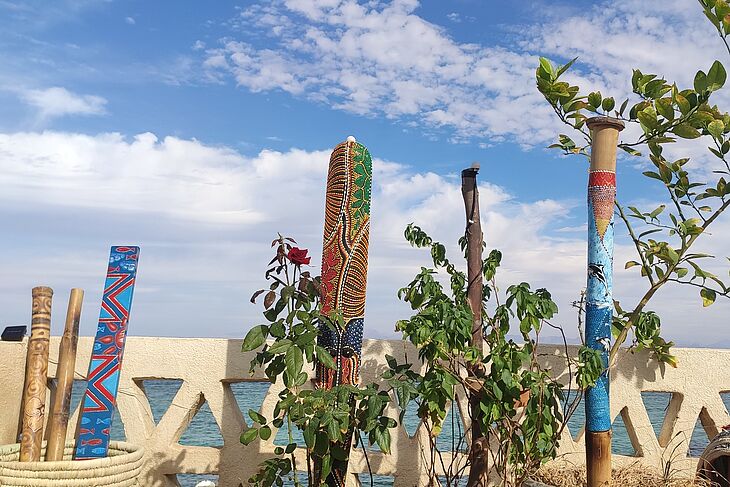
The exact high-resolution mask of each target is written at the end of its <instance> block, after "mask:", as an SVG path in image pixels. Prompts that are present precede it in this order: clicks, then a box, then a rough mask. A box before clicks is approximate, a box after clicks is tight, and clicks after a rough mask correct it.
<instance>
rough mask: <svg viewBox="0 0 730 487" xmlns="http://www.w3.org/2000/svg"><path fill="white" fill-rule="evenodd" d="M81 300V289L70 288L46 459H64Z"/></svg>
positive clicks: (48, 460) (53, 460)
mask: <svg viewBox="0 0 730 487" xmlns="http://www.w3.org/2000/svg"><path fill="white" fill-rule="evenodd" d="M83 300H84V291H83V289H72V290H71V296H69V299H68V310H67V312H66V326H65V328H64V330H63V338H61V346H60V347H59V353H58V369H57V371H56V392H55V394H54V396H53V401H52V404H53V406H52V410H51V416H50V418H49V424H48V446H47V447H46V461H47V462H55V461H59V460H63V448H64V446H65V443H66V431H67V429H68V418H69V415H70V413H71V390H72V388H73V384H74V370H75V366H76V344H77V343H78V341H79V320H80V319H81V304H82V303H83Z"/></svg>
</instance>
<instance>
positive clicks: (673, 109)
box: [536, 2, 730, 366]
mask: <svg viewBox="0 0 730 487" xmlns="http://www.w3.org/2000/svg"><path fill="white" fill-rule="evenodd" d="M723 3H724V2H723ZM574 62H575V59H573V60H572V61H570V62H569V63H567V64H565V65H563V66H558V67H555V66H553V64H552V63H551V62H550V61H549V60H547V59H545V58H541V60H540V65H539V66H538V68H537V73H536V80H537V86H538V90H540V92H541V93H542V94H543V96H544V97H545V99H546V100H547V101H548V103H549V104H550V106H551V107H552V108H553V110H554V111H555V113H556V114H557V116H558V118H559V119H560V120H561V121H562V122H563V123H565V124H567V125H569V126H571V127H572V128H574V129H575V130H577V131H578V132H579V133H581V134H582V136H583V139H584V142H585V145H578V144H577V143H576V142H575V141H573V140H572V139H571V138H570V137H569V136H568V135H565V134H560V135H559V136H558V142H557V143H555V144H552V145H551V146H550V147H551V148H557V149H560V150H561V151H562V152H563V153H564V154H583V155H588V147H589V146H590V144H591V138H590V133H589V131H587V129H586V128H585V120H586V119H587V118H588V116H587V114H588V115H590V114H599V115H608V116H612V117H614V118H618V119H620V120H623V121H625V122H627V123H630V124H636V125H638V126H639V127H640V128H641V135H640V136H639V137H638V138H637V139H636V140H634V141H630V142H626V141H621V142H620V143H619V144H618V147H619V148H621V149H623V150H624V151H626V152H627V153H629V154H631V155H633V156H641V153H640V152H639V151H638V150H637V147H640V146H645V147H646V148H648V151H649V153H648V158H649V161H650V162H651V163H652V164H653V165H654V167H655V170H653V171H645V172H644V175H645V176H646V177H647V178H650V179H653V180H656V181H659V182H660V183H661V184H662V185H663V186H664V187H665V189H666V191H667V196H668V200H669V201H668V203H667V204H662V205H659V206H658V207H657V208H654V209H652V210H650V211H641V210H639V209H638V208H636V207H632V206H630V207H628V209H626V208H624V207H623V206H622V205H621V204H619V203H618V202H617V203H616V208H617V213H618V216H619V217H620V219H621V221H622V222H623V223H624V224H625V226H626V228H627V232H628V235H629V237H630V238H631V240H632V242H633V244H634V247H635V249H636V251H637V256H638V261H637V260H631V261H629V262H627V263H626V268H627V269H628V268H631V267H637V268H638V269H640V272H641V275H642V276H643V277H645V278H646V279H647V281H648V284H649V288H648V289H647V290H646V291H645V293H644V295H643V296H642V297H641V298H640V299H639V300H638V303H637V304H636V306H635V307H634V308H633V309H632V310H631V311H624V310H623V309H621V308H620V306H619V305H618V303H617V306H616V313H615V317H614V326H613V330H614V334H615V338H616V339H615V341H614V345H613V347H612V349H611V363H613V362H614V360H615V357H616V354H617V353H618V350H619V347H620V346H621V345H622V344H623V343H624V342H625V341H626V339H627V337H628V334H629V332H632V331H633V332H634V338H635V339H634V341H633V343H632V347H633V348H636V349H647V350H649V351H651V352H652V353H653V355H654V357H655V358H656V359H658V360H659V361H661V362H665V363H668V364H670V365H672V366H676V358H675V357H674V356H672V355H671V353H669V350H670V348H671V346H672V343H671V342H667V341H666V340H664V339H663V338H662V337H661V336H660V328H661V326H660V320H659V317H658V316H657V315H656V314H655V313H654V312H651V311H645V308H646V306H647V304H648V303H649V302H650V300H651V298H652V297H653V296H654V295H655V294H656V292H657V291H658V290H659V289H660V288H661V287H663V286H664V285H665V284H667V283H668V282H674V283H677V284H683V285H689V286H694V287H698V288H699V291H700V296H701V298H702V302H703V305H704V306H709V305H711V304H712V303H713V302H714V301H715V299H716V298H717V297H719V296H722V297H730V296H729V294H730V288H729V287H728V286H727V285H726V284H725V283H724V282H723V281H722V280H721V279H720V278H718V277H717V276H716V275H714V274H712V273H711V272H709V271H708V270H706V269H703V268H702V267H701V265H700V262H699V260H700V259H704V258H710V257H712V256H710V255H707V254H701V253H697V252H693V251H692V247H693V245H694V244H695V242H696V241H697V239H698V238H699V236H700V235H702V234H706V233H707V230H708V228H709V227H710V225H711V224H712V223H713V222H714V221H716V220H717V218H718V217H719V216H720V215H721V214H722V213H723V212H724V211H725V210H726V209H727V207H728V205H730V198H728V195H730V187H729V186H728V185H727V180H726V177H727V176H730V164H729V163H728V160H727V154H728V152H730V138H729V133H730V115H729V114H727V113H725V112H721V111H720V110H719V109H718V108H717V106H713V105H710V103H709V100H710V97H711V95H712V93H714V92H716V91H717V90H719V89H720V88H722V86H723V85H724V84H725V81H726V78H727V74H726V71H725V68H724V67H723V65H722V63H720V62H719V61H715V62H714V63H713V64H712V66H711V67H710V69H709V70H708V72H707V73H705V72H703V71H698V72H697V73H696V75H695V78H694V84H693V87H692V88H689V89H684V90H679V88H678V87H677V85H676V84H669V83H667V82H666V81H665V80H664V79H661V78H659V77H658V76H657V75H654V74H644V73H642V72H641V71H640V70H638V69H635V70H634V71H633V75H632V78H631V82H632V87H633V93H634V94H635V95H637V96H638V98H639V100H638V101H637V102H636V103H634V104H633V105H632V106H631V108H630V109H629V110H628V113H627V112H626V109H627V107H628V105H629V99H628V98H627V99H626V100H624V101H623V102H622V103H621V106H620V107H619V108H618V109H617V110H614V105H615V104H614V102H613V98H611V97H608V98H603V96H602V95H601V93H600V92H592V93H590V94H588V95H581V93H580V88H578V87H577V86H571V85H570V84H568V83H566V82H564V81H561V80H560V77H561V75H563V74H564V73H565V72H566V71H567V70H568V69H569V68H570V67H571V66H572V65H573V64H574ZM700 137H705V138H708V139H709V140H710V142H711V144H712V145H711V146H710V147H708V150H709V151H710V152H711V153H712V154H713V155H714V156H715V157H716V158H717V159H718V160H719V161H720V162H721V166H720V169H719V170H716V171H714V172H713V174H719V177H718V179H717V180H716V181H713V182H712V183H704V182H699V181H695V180H693V179H692V177H691V175H690V173H689V172H688V171H687V169H686V167H687V164H688V162H689V158H681V159H678V160H674V161H670V160H668V159H666V158H665V157H664V155H663V149H664V147H663V146H664V145H665V144H669V143H673V142H675V141H676V140H677V139H678V138H681V139H696V138H700ZM650 235H651V236H652V237H651V238H650V237H649V236H650ZM658 237H662V238H664V240H662V239H661V238H658ZM690 273H691V274H690Z"/></svg>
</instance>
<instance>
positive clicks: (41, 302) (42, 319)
mask: <svg viewBox="0 0 730 487" xmlns="http://www.w3.org/2000/svg"><path fill="white" fill-rule="evenodd" d="M52 298H53V289H51V288H50V287H34V288H33V315H32V318H31V325H30V341H29V342H28V359H27V362H26V365H25V389H24V390H23V429H22V434H21V436H20V461H21V462H37V461H40V459H41V442H42V441H43V416H44V409H45V407H46V381H47V372H48V342H49V339H50V336H51V300H52Z"/></svg>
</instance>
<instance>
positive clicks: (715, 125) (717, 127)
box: [707, 120, 725, 139]
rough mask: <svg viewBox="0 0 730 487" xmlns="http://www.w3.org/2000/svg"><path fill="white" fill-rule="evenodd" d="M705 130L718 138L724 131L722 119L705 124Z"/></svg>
mask: <svg viewBox="0 0 730 487" xmlns="http://www.w3.org/2000/svg"><path fill="white" fill-rule="evenodd" d="M707 131H708V132H710V134H711V135H712V136H713V137H715V138H716V139H719V138H721V137H722V133H723V132H724V131H725V124H724V123H723V122H722V120H715V121H713V122H711V123H709V124H708V125H707Z"/></svg>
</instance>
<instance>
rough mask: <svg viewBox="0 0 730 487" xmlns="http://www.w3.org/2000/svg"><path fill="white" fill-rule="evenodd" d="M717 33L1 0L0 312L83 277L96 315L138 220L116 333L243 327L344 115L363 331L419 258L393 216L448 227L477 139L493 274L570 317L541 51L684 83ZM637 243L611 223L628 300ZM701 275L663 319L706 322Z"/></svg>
mask: <svg viewBox="0 0 730 487" xmlns="http://www.w3.org/2000/svg"><path fill="white" fill-rule="evenodd" d="M609 6H610V8H607V7H609ZM712 36H713V32H712V30H711V26H709V24H706V22H704V20H703V19H702V15H701V12H699V11H698V8H697V7H696V5H695V3H694V2H692V1H690V0H672V1H669V2H665V4H664V7H663V10H662V11H661V12H659V11H656V9H654V8H650V6H648V5H646V3H645V2H640V1H639V0H620V1H617V2H610V3H601V2H587V1H579V2H552V1H550V2H549V1H533V2H530V1H528V2H504V1H478V0H455V1H449V2H444V1H422V2H418V1H415V0H393V1H385V0H383V1H376V0H373V1H369V2H363V1H361V2H355V1H352V0H320V1H313V0H286V1H284V0H276V1H273V2H269V1H267V2H228V1H219V2H205V3H201V2H187V1H182V2H143V1H127V2H122V1H95V0H84V1H70V0H69V1H59V2H55V3H53V4H50V5H49V4H48V3H47V2H15V1H12V0H0V60H2V69H0V106H1V107H2V110H1V111H0V169H1V170H2V175H0V203H2V204H1V205H0V224H1V225H2V228H3V233H2V238H3V242H4V247H5V251H4V255H5V259H4V261H3V264H0V309H2V311H1V312H0V324H14V323H24V322H27V321H28V320H29V314H30V305H29V295H30V287H32V286H33V285H39V284H49V285H52V286H53V287H54V289H56V293H57V298H56V301H55V314H54V319H55V323H54V330H56V331H58V330H59V329H60V327H61V325H62V315H63V311H64V310H63V308H64V307H65V300H66V299H67V296H68V289H69V288H70V287H73V286H79V287H84V288H85V289H86V290H87V299H86V304H85V308H84V314H83V325H82V326H83V328H82V332H84V333H86V334H91V333H92V332H93V329H94V323H95V321H96V317H97V315H98V300H99V291H100V289H101V285H102V278H103V269H104V259H105V255H106V253H107V252H108V246H109V245H111V244H138V245H140V246H141V247H142V255H141V257H140V275H139V281H138V293H137V296H136V298H135V303H134V310H133V315H132V320H131V327H130V333H132V334H136V335H163V336H177V335H180V336H225V337H237V336H242V335H243V333H244V332H245V330H246V329H247V328H248V327H249V326H251V325H253V324H256V323H257V321H258V320H259V318H258V317H257V315H258V312H259V310H258V309H257V308H255V307H254V306H252V305H250V304H249V303H248V300H247V298H248V296H249V295H250V293H251V292H252V291H253V290H255V289H257V288H258V286H259V285H260V282H261V281H260V274H261V273H262V271H263V269H264V264H265V262H266V260H268V259H267V258H266V253H267V249H266V247H267V242H268V241H270V239H271V237H272V235H275V232H277V231H281V232H282V233H289V234H292V235H293V236H296V237H297V238H299V239H300V241H301V242H302V244H303V246H306V247H309V248H310V250H311V252H312V254H313V255H314V257H315V258H314V259H313V262H318V261H319V252H320V248H319V247H320V245H321V244H320V242H321V236H320V232H321V227H322V211H323V210H322V205H323V197H324V195H323V190H324V174H325V171H326V163H327V158H328V152H329V150H330V149H331V147H333V146H334V145H336V144H337V143H339V142H340V141H342V140H344V139H345V137H347V136H348V135H351V134H352V135H355V136H356V137H357V138H358V140H360V141H361V142H363V143H364V144H365V145H366V146H367V147H368V148H369V149H370V151H371V153H372V154H373V156H374V158H375V159H376V162H375V166H376V172H375V179H376V180H375V191H374V196H373V234H372V237H371V238H372V240H371V264H370V282H369V289H368V311H367V321H366V335H370V336H378V337H385V336H394V335H393V331H392V330H393V324H394V322H395V321H396V320H397V319H400V318H403V317H404V316H407V313H408V310H407V308H406V307H404V306H403V305H402V304H401V303H398V301H397V299H396V297H395V293H396V290H397V289H398V288H399V287H400V286H402V285H404V284H406V283H407V282H408V281H409V278H410V277H411V276H412V275H413V274H414V273H415V271H416V270H417V269H418V267H419V266H420V265H423V264H425V263H426V262H427V260H426V259H425V257H426V256H425V255H423V254H422V253H420V252H418V251H416V250H411V249H409V248H407V246H406V245H404V244H403V242H402V238H401V237H400V235H401V232H402V228H403V227H404V225H405V224H406V223H407V222H409V221H416V222H417V223H419V224H421V225H422V226H423V227H424V228H426V229H427V230H428V231H429V232H431V233H432V234H434V236H435V237H437V238H438V239H441V240H443V241H446V242H455V240H456V238H457V237H458V235H459V233H460V232H461V231H462V230H463V223H462V213H461V212H462V211H463V210H462V209H461V206H460V205H461V202H460V195H459V193H458V173H459V171H460V169H462V168H464V167H467V166H469V165H470V164H471V163H472V161H479V162H480V163H481V166H482V171H481V173H480V181H481V184H482V211H483V212H484V214H485V215H484V222H483V223H484V225H485V233H486V237H487V241H488V244H489V245H490V246H496V247H500V248H502V249H503V250H504V251H505V254H506V255H505V272H504V275H503V285H504V287H506V286H507V285H508V284H509V283H511V282H513V281H522V280H527V281H530V282H532V283H534V285H535V286H538V287H543V286H544V287H548V288H549V289H551V290H552V291H553V292H554V294H555V296H556V299H557V300H558V303H559V305H560V307H561V311H562V312H561V317H560V320H559V321H560V322H561V323H562V324H564V326H565V328H566V331H567V332H568V334H569V335H571V336H575V335H576V331H575V326H574V323H575V315H574V313H573V310H572V309H571V308H570V302H571V301H572V299H574V298H575V296H577V294H578V293H579V292H580V289H581V286H583V285H584V280H585V277H584V270H583V267H584V260H585V243H584V240H583V238H584V229H583V227H584V225H585V208H584V200H585V185H586V163H585V161H584V160H582V159H579V158H567V159H566V158H563V157H561V156H559V155H557V154H556V153H553V152H550V151H548V150H546V149H545V147H546V146H547V145H548V144H549V143H550V142H551V141H552V139H553V138H554V136H555V134H557V133H559V132H563V131H564V130H565V129H564V128H563V127H560V126H559V124H558V123H557V121H556V120H555V119H554V116H552V114H551V113H550V111H549V109H548V107H547V106H546V104H545V103H544V101H543V100H542V99H541V96H540V95H539V93H537V91H536V89H535V88H534V81H533V73H534V68H535V66H536V63H537V56H539V55H545V56H548V57H551V58H552V59H555V60H557V61H564V60H566V59H569V58H571V57H573V56H580V60H581V63H580V64H579V65H578V66H577V69H576V71H575V73H574V74H573V75H572V81H573V82H578V83H579V84H581V85H582V86H584V87H585V88H586V89H587V90H590V89H601V90H603V91H604V92H609V93H612V94H615V96H617V97H621V96H625V95H626V94H628V93H629V91H630V89H629V86H630V83H629V80H630V74H631V68H632V67H641V68H642V69H643V70H645V71H647V72H657V73H660V74H662V75H665V76H666V77H667V78H668V79H676V80H677V81H678V82H679V83H680V84H682V83H684V84H685V85H686V84H689V83H690V82H691V79H692V74H693V73H694V71H695V70H697V69H700V68H702V69H706V68H707V67H708V66H709V64H710V63H711V62H712V60H714V59H716V58H718V59H723V60H724V59H725V57H723V56H726V54H724V53H723V52H722V50H721V45H720V44H719V42H717V41H716V40H715V39H714V38H713V37H712ZM720 95H721V99H726V95H724V93H721V94H720ZM629 135H630V134H629ZM681 149H683V150H686V151H690V153H691V151H694V150H696V148H694V147H691V146H687V147H684V146H683V147H682V148H681ZM702 161H703V159H702V157H701V156H699V155H698V171H701V170H702V169H703V166H702ZM642 164H643V163H642V162H641V161H639V160H637V159H632V160H629V159H626V158H623V159H621V160H620V161H619V169H618V174H619V194H620V198H621V199H622V200H624V201H627V202H634V203H637V202H638V203H642V202H644V203H647V205H650V204H651V203H652V202H654V201H657V200H658V199H659V198H661V196H662V193H661V188H657V187H655V186H652V185H647V184H646V181H645V180H644V178H642V177H641V175H640V172H641V165H642ZM718 235H719V236H716V237H715V239H714V243H711V244H710V247H711V249H710V250H716V251H719V253H720V254H722V253H723V252H722V250H723V248H722V244H721V243H719V242H721V241H722V232H720V231H718ZM713 245H714V247H713ZM630 250H631V249H630V248H629V246H628V245H627V242H626V241H625V240H621V239H620V238H619V245H618V247H617V256H618V257H617V262H619V264H618V265H617V289H616V294H617V296H618V297H619V298H620V299H622V300H625V301H628V302H631V301H632V300H635V299H636V297H637V296H638V295H639V292H641V290H642V289H643V283H642V282H641V281H640V280H638V279H636V278H635V276H634V275H633V274H631V273H629V272H622V271H621V270H620V268H621V267H623V265H622V263H623V262H624V261H625V260H627V259H628V258H630ZM724 253H727V252H724ZM317 268H318V265H316V266H314V270H316V269H317ZM723 272H726V271H723ZM695 294H696V293H695V292H694V291H691V290H670V291H668V292H666V293H664V294H663V295H660V296H659V302H658V303H657V305H656V307H657V308H658V309H661V308H660V306H662V305H664V306H668V305H670V304H671V305H672V312H671V313H665V315H667V316H666V318H665V324H666V327H667V330H668V335H669V336H672V337H674V338H678V339H679V341H681V342H683V343H690V344H700V345H712V344H713V343H717V342H719V341H720V339H719V338H718V334H719V333H721V330H722V329H723V326H724V322H723V319H722V317H723V315H726V314H727V311H728V307H727V305H725V304H724V303H718V304H717V305H715V307H713V308H711V309H710V310H708V311H698V310H697V309H698V306H697V297H696V296H695ZM698 313H703V314H698ZM693 320H694V321H698V322H699V321H702V322H703V327H702V329H701V330H699V331H697V330H694V331H691V332H690V331H688V329H687V326H688V323H689V322H691V321H693Z"/></svg>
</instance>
